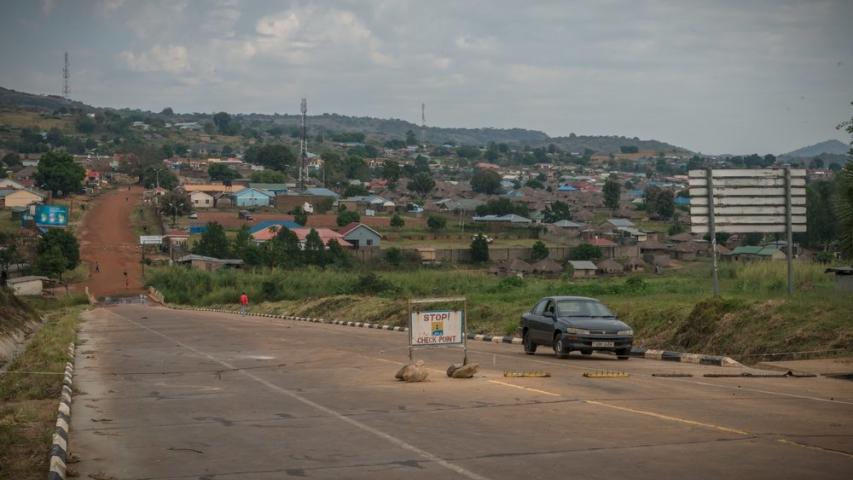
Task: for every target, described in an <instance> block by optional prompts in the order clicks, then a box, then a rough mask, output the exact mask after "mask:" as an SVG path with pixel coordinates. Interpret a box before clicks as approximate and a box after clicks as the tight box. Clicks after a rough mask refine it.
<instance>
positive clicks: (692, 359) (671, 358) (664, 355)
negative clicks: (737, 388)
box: [631, 347, 742, 367]
mask: <svg viewBox="0 0 853 480" xmlns="http://www.w3.org/2000/svg"><path fill="white" fill-rule="evenodd" d="M631 356H632V357H640V358H648V359H650V360H663V361H665V362H680V363H695V364H697V365H713V366H717V367H741V366H742V365H741V364H740V363H739V362H737V361H736V360H734V359H733V358H731V357H723V356H719V355H703V354H701V353H683V352H670V351H668V350H652V349H645V348H636V347H635V348H633V349H631Z"/></svg>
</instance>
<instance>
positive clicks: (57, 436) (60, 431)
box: [47, 342, 74, 480]
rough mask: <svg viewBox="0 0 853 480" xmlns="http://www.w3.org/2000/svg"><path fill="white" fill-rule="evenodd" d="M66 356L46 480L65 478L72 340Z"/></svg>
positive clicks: (72, 360)
mask: <svg viewBox="0 0 853 480" xmlns="http://www.w3.org/2000/svg"><path fill="white" fill-rule="evenodd" d="M68 358H70V361H68V362H66V364H65V377H64V378H63V380H62V394H61V396H60V397H59V411H58V412H57V414H56V429H55V430H54V432H53V445H51V447H50V464H49V465H50V470H49V472H48V474H47V479H48V480H65V462H66V461H67V460H68V431H69V428H70V425H71V382H72V379H73V377H74V342H71V345H68Z"/></svg>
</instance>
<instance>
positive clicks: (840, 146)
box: [779, 139, 850, 158]
mask: <svg viewBox="0 0 853 480" xmlns="http://www.w3.org/2000/svg"><path fill="white" fill-rule="evenodd" d="M848 150H850V146H849V145H846V144H844V143H843V142H840V141H838V140H835V139H832V140H826V141H824V142H820V143H815V144H814V145H809V146H808V147H803V148H798V149H796V150H794V151H792V152H788V153H786V154H783V155H780V156H779V158H803V157H806V158H811V157H817V156H819V155H821V154H824V153H827V154H830V155H847V151H848Z"/></svg>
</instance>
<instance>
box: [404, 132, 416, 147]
mask: <svg viewBox="0 0 853 480" xmlns="http://www.w3.org/2000/svg"><path fill="white" fill-rule="evenodd" d="M417 144H418V137H417V136H415V132H413V131H412V130H407V131H406V145H417Z"/></svg>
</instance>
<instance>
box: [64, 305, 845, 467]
mask: <svg viewBox="0 0 853 480" xmlns="http://www.w3.org/2000/svg"><path fill="white" fill-rule="evenodd" d="M406 338H407V337H406V335H405V334H401V333H396V332H389V331H382V330H371V329H357V328H346V327H338V326H333V325H320V324H308V323H300V322H292V321H286V320H275V319H269V318H258V317H240V316H236V315H229V314H219V313H209V312H192V311H175V310H169V309H165V308H159V307H146V306H141V305H138V306H116V307H108V308H99V309H96V310H93V311H90V312H88V313H86V314H85V320H84V322H83V325H82V330H81V332H80V336H79V340H80V345H79V347H78V348H77V358H76V369H75V378H74V384H75V390H76V391H77V393H76V394H75V395H74V399H73V406H72V427H71V437H70V450H71V452H73V454H75V455H76V456H77V457H79V459H80V462H79V463H78V464H75V465H74V468H75V469H76V470H77V473H78V474H79V476H80V477H81V478H116V479H134V478H147V479H214V478H215V479H217V480H222V479H238V478H239V479H281V478H290V477H293V478H365V479H368V478H369V479H377V478H381V479H385V478H405V479H436V478H442V479H443V478H459V479H466V478H467V479H518V478H524V479H534V478H549V479H550V478H558V477H580V478H589V479H614V478H631V479H638V478H639V479H643V478H648V479H655V480H659V479H666V478H691V479H694V478H715V479H719V478H749V479H762V478H767V479H774V480H776V479H779V478H786V479H790V478H851V477H853V383H850V382H846V381H842V380H834V379H828V378H753V379H733V378H703V377H702V376H701V374H702V373H712V372H720V371H725V372H737V371H739V370H738V369H736V368H734V369H733V368H728V369H721V368H718V367H705V366H698V365H689V364H680V363H671V362H660V361H653V360H643V359H631V360H629V361H626V362H620V361H617V360H615V359H614V358H612V357H605V356H597V355H595V356H592V357H585V358H582V357H574V356H573V357H572V358H571V359H568V360H556V359H554V358H552V357H551V356H549V355H547V354H545V353H541V354H537V355H534V356H526V355H524V354H523V353H522V352H521V347H520V346H516V345H501V344H489V343H479V342H472V343H471V344H469V350H470V352H469V355H470V358H471V360H472V361H474V362H478V363H479V364H480V365H481V369H480V373H478V374H477V375H476V377H475V378H473V379H470V380H458V379H450V378H447V377H446V376H445V374H444V370H445V369H446V368H447V366H448V365H449V364H450V363H452V362H458V361H459V360H460V358H461V352H460V351H459V350H458V349H440V350H431V351H428V352H427V351H419V352H418V354H417V356H418V358H421V359H423V360H425V362H426V366H427V367H429V368H430V369H432V370H431V371H430V379H429V381H428V382H425V383H415V384H404V383H400V382H396V381H395V380H394V378H393V376H394V372H395V371H396V370H397V368H398V367H399V366H400V365H401V364H403V363H404V361H405V360H406V358H407V349H406ZM504 369H516V370H546V371H549V372H551V374H552V375H553V376H552V377H551V378H505V377H504V376H503V375H502V371H503V370H504ZM602 369H621V370H624V371H626V372H628V373H630V375H631V376H630V377H628V378H617V379H591V378H584V377H583V376H582V373H583V372H585V371H590V370H602ZM654 372H664V373H673V372H678V373H688V372H689V373H693V374H694V377H692V378H659V377H652V376H651V373H654ZM90 476H91V477H90Z"/></svg>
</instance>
